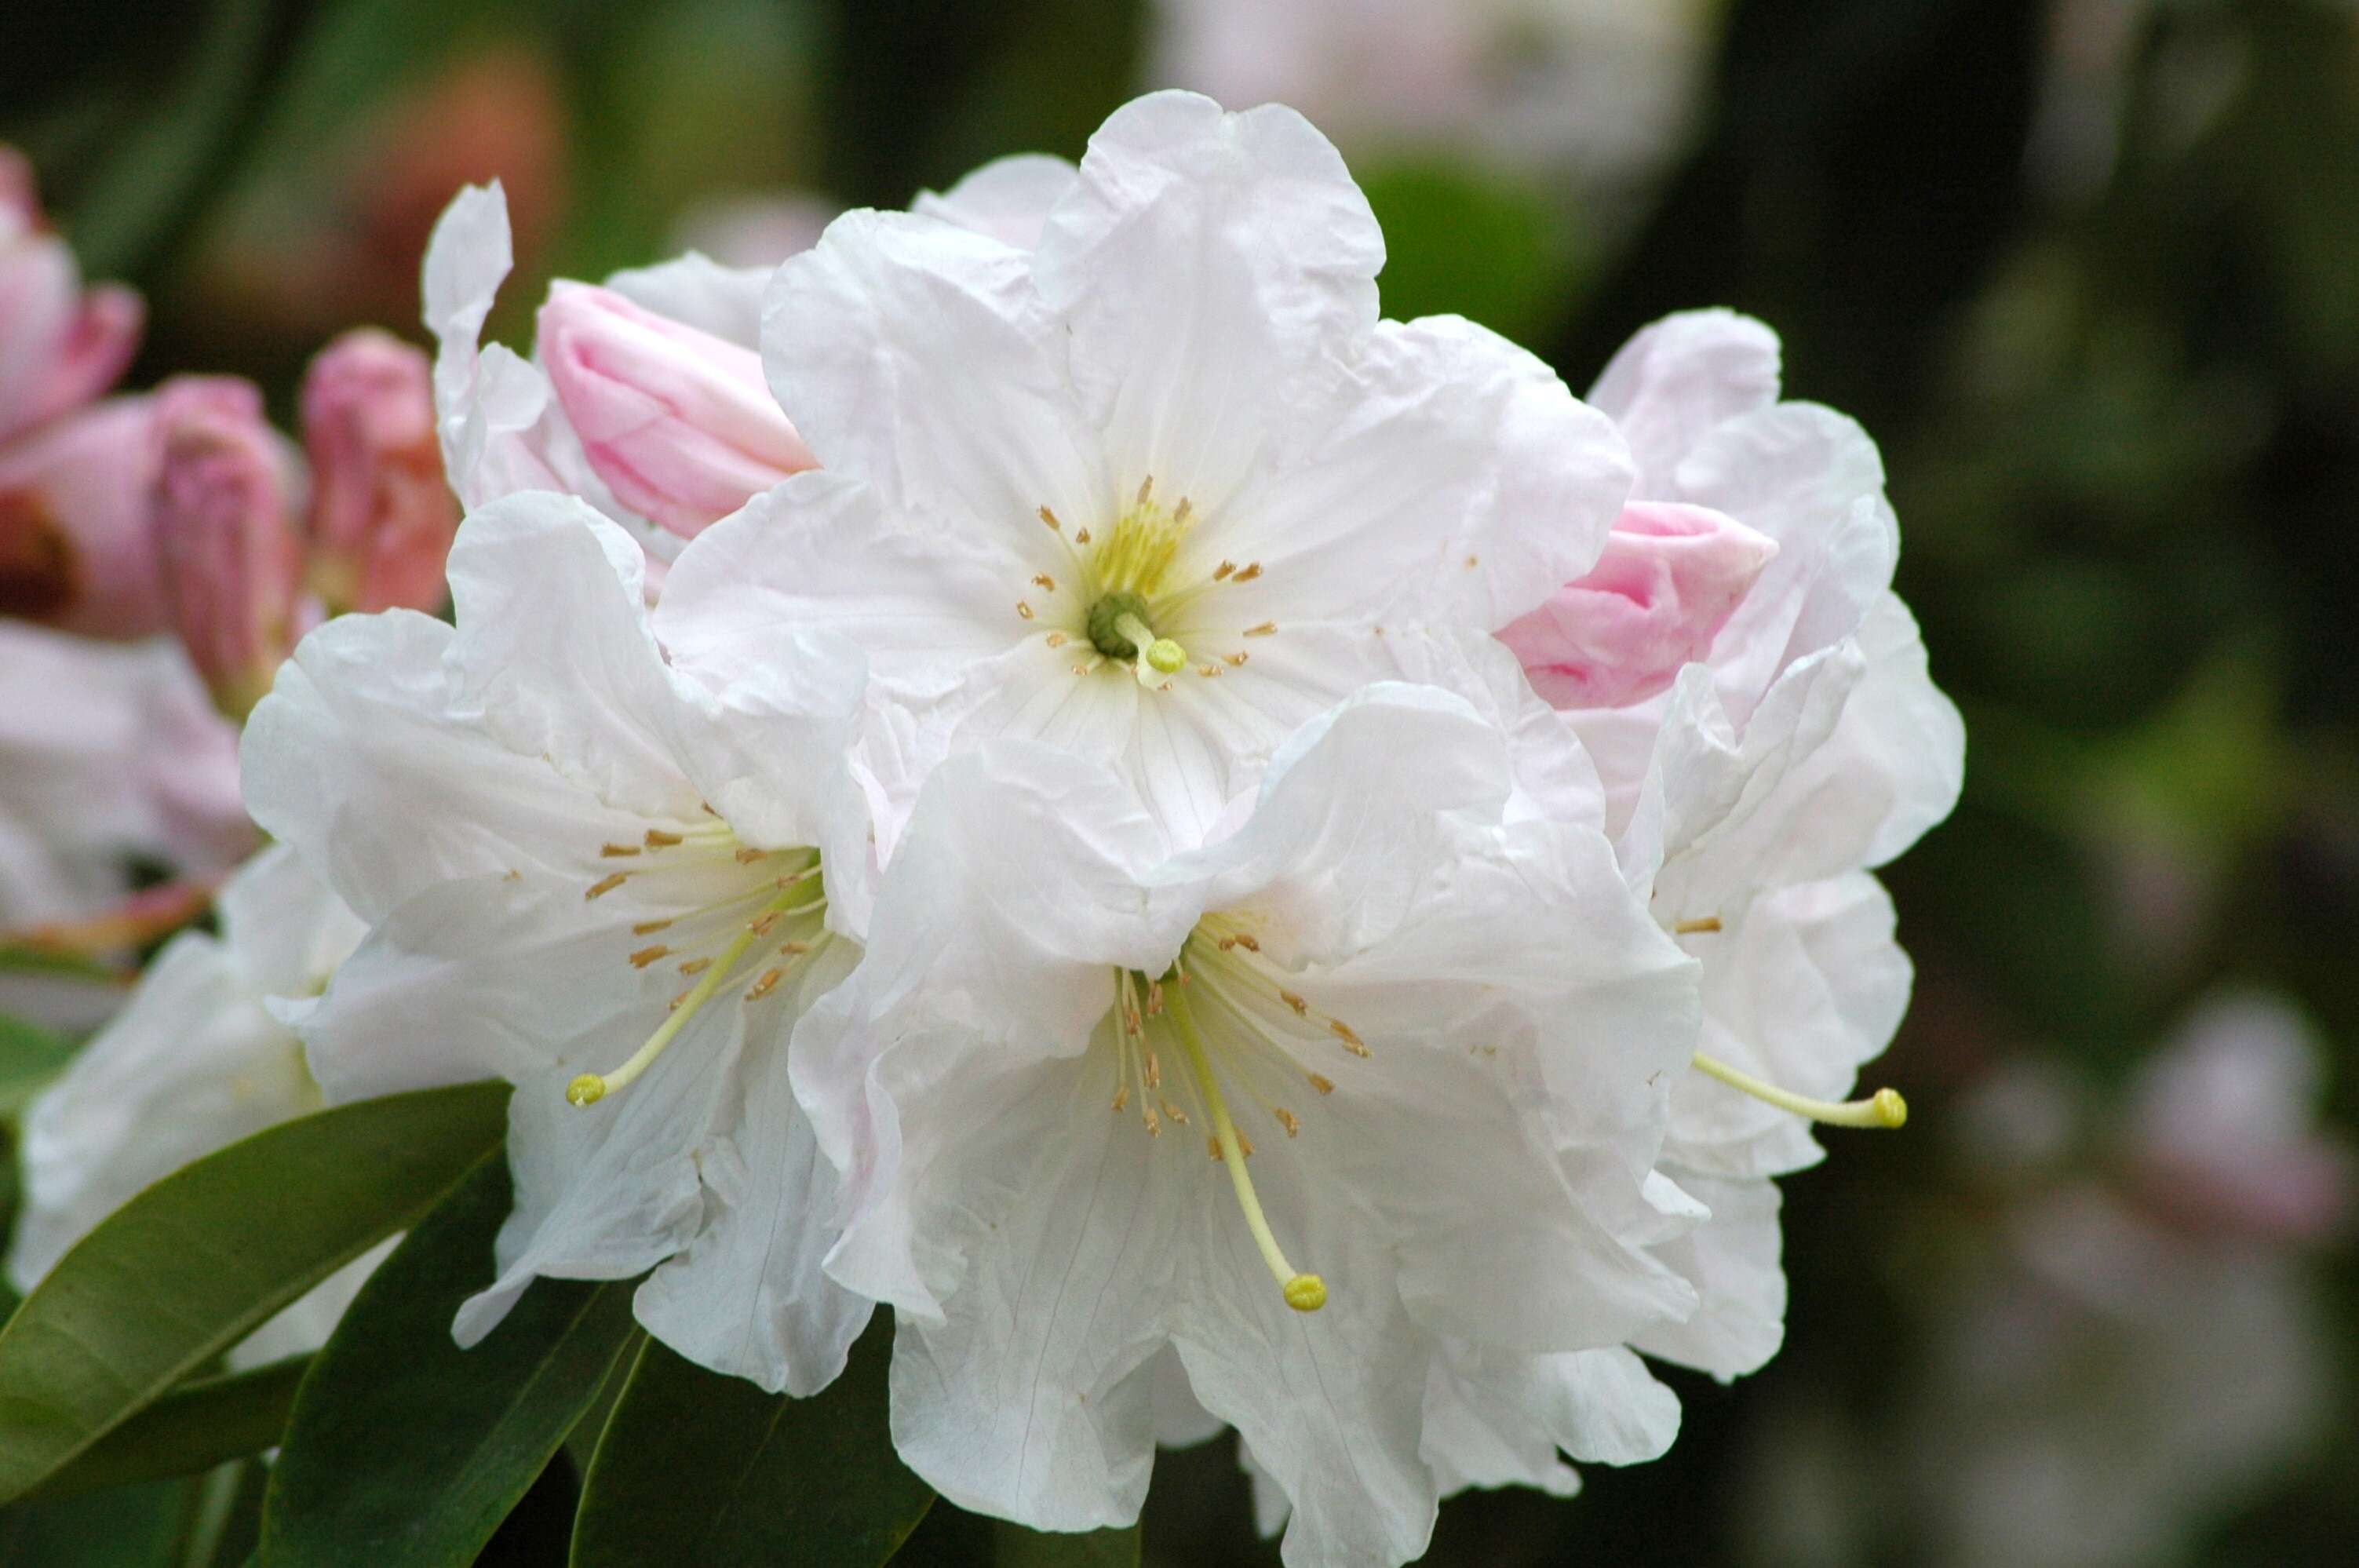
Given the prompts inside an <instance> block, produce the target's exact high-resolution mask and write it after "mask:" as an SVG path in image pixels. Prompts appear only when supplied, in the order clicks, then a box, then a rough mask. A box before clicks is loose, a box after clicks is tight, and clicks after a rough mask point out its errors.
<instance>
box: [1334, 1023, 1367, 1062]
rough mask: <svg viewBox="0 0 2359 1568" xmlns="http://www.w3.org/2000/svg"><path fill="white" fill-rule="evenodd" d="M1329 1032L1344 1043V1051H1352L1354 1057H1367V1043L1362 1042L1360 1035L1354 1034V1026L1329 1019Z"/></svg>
mask: <svg viewBox="0 0 2359 1568" xmlns="http://www.w3.org/2000/svg"><path fill="white" fill-rule="evenodd" d="M1327 1032H1328V1033H1330V1034H1332V1035H1333V1036H1334V1037H1335V1038H1336V1039H1337V1040H1342V1041H1343V1049H1344V1050H1346V1051H1350V1052H1351V1053H1352V1054H1353V1055H1354V1056H1365V1055H1367V1054H1368V1046H1367V1042H1366V1041H1365V1040H1362V1039H1361V1038H1360V1037H1359V1036H1358V1035H1356V1034H1354V1033H1353V1032H1352V1026H1351V1025H1350V1024H1347V1023H1345V1022H1344V1021H1343V1019H1341V1018H1329V1019H1328V1020H1327Z"/></svg>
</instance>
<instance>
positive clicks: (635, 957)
mask: <svg viewBox="0 0 2359 1568" xmlns="http://www.w3.org/2000/svg"><path fill="white" fill-rule="evenodd" d="M670 951H671V949H669V948H668V947H666V946H665V945H664V944H663V943H661V942H657V943H656V944H655V945H654V946H653V947H643V948H641V949H639V951H638V952H636V953H633V954H631V967H632V968H634V969H645V968H646V967H647V965H648V964H653V963H654V962H655V961H656V960H657V959H658V958H661V957H662V956H663V955H664V954H665V953H669V952H670Z"/></svg>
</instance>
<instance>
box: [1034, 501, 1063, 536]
mask: <svg viewBox="0 0 2359 1568" xmlns="http://www.w3.org/2000/svg"><path fill="white" fill-rule="evenodd" d="M1040 520H1041V521H1042V522H1044V523H1046V524H1048V525H1049V527H1050V528H1054V529H1056V530H1057V531H1058V532H1059V533H1063V532H1064V531H1065V525H1064V524H1062V523H1060V522H1059V521H1058V520H1057V514H1056V513H1054V512H1052V511H1050V510H1049V508H1048V507H1046V506H1043V507H1041V508H1040Z"/></svg>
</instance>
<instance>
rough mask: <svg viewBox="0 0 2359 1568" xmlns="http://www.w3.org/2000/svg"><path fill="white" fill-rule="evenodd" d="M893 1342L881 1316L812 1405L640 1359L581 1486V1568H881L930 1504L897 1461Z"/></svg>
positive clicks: (652, 1346) (652, 1355)
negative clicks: (676, 1567)
mask: <svg viewBox="0 0 2359 1568" xmlns="http://www.w3.org/2000/svg"><path fill="white" fill-rule="evenodd" d="M892 1349H893V1330H892V1325H891V1323H890V1322H889V1321H888V1320H887V1318H886V1315H885V1314H883V1313H879V1314H878V1316H877V1318H876V1321H875V1322H874V1323H871V1324H870V1325H869V1328H868V1332H867V1333H866V1334H863V1335H862V1336H861V1338H860V1343H859V1344H857V1345H853V1349H852V1361H851V1365H849V1366H848V1367H845V1368H844V1371H843V1377H839V1378H837V1379H836V1380H835V1381H834V1382H833V1383H832V1384H831V1385H830V1386H829V1387H828V1388H827V1389H826V1390H825V1391H824V1392H822V1393H821V1394H818V1395H815V1396H814V1397H812V1398H810V1399H788V1398H786V1397H785V1396H783V1395H775V1396H774V1395H770V1394H766V1393H764V1392H762V1390H761V1389H759V1388H756V1387H755V1386H754V1385H753V1384H751V1383H748V1382H746V1381H745V1380H744V1379H743V1378H739V1377H722V1376H721V1375H720V1374H718V1373H715V1372H708V1371H706V1370H705V1369H704V1368H702V1367H698V1366H695V1365H693V1364H692V1363H690V1362H688V1361H684V1360H682V1359H681V1358H680V1357H679V1356H675V1355H673V1354H672V1353H671V1352H670V1351H669V1350H667V1349H665V1348H664V1346H663V1345H661V1344H660V1343H658V1342H657V1341H654V1340H650V1341H648V1342H647V1348H646V1349H644V1350H642V1351H641V1352H640V1353H639V1360H638V1365H637V1367H635V1368H634V1369H633V1370H632V1373H631V1381H630V1384H629V1386H628V1387H627V1388H625V1389H624V1390H623V1399H622V1402H621V1403H620V1404H618V1405H616V1406H615V1407H614V1417H613V1419H612V1420H610V1421H608V1422H607V1423H606V1434H605V1436H604V1437H603V1438H602V1439H601V1440H600V1441H599V1443H598V1455H597V1458H596V1460H595V1461H594V1462H593V1463H592V1465H591V1466H590V1475H589V1478H588V1479H587V1480H586V1481H584V1482H583V1483H582V1515H581V1519H579V1521H578V1522H577V1523H576V1524H575V1526H574V1531H573V1568H644V1565H645V1564H647V1563H696V1564H698V1565H699V1568H757V1565H759V1568H767V1565H768V1564H771V1563H797V1564H799V1565H800V1568H872V1565H873V1564H875V1563H882V1562H884V1561H885V1560H886V1559H887V1558H889V1557H891V1556H892V1555H893V1553H894V1552H896V1551H897V1549H898V1548H899V1547H900V1544H901V1542H902V1541H905V1540H907V1539H908V1534H909V1531H911V1530H914V1529H916V1528H917V1525H918V1521H919V1519H923V1518H924V1517H925V1513H926V1508H927V1507H928V1506H929V1505H930V1504H931V1503H932V1502H933V1500H934V1495H933V1493H932V1492H931V1491H929V1490H928V1489H927V1486H926V1484H925V1483H924V1482H922V1481H920V1480H919V1479H918V1478H917V1477H916V1476H915V1475H911V1474H910V1473H909V1471H908V1467H907V1466H906V1465H903V1464H902V1463H901V1460H900V1456H899V1455H897V1454H895V1453H894V1452H893V1441H892V1437H891V1434H890V1433H889V1432H888V1431H887V1430H886V1414H885V1379H886V1367H887V1366H888V1364H889V1363H890V1362H891V1360H892Z"/></svg>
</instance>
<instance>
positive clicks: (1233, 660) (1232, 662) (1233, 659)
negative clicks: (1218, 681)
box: [1221, 648, 1253, 670]
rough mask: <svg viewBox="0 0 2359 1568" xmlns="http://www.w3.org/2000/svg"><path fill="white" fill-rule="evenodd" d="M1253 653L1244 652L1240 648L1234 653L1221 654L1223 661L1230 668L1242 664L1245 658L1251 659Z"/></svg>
mask: <svg viewBox="0 0 2359 1568" xmlns="http://www.w3.org/2000/svg"><path fill="white" fill-rule="evenodd" d="M1252 657H1253V655H1251V654H1249V653H1246V652H1245V651H1244V650H1243V649H1242V648H1240V649H1239V650H1238V651H1236V652H1235V653H1224V654H1223V655H1221V658H1222V659H1223V662H1225V663H1226V664H1227V665H1228V667H1229V668H1230V669H1232V670H1234V669H1236V668H1237V667H1239V666H1240V665H1242V664H1244V663H1245V660H1246V659H1251V658H1252Z"/></svg>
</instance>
